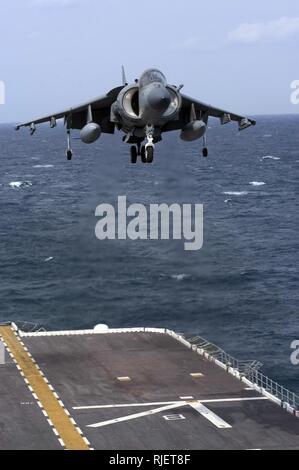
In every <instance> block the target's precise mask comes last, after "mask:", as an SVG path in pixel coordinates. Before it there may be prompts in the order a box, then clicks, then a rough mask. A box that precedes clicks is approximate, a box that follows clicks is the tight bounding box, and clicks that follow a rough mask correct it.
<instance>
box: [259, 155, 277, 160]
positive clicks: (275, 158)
mask: <svg viewBox="0 0 299 470" xmlns="http://www.w3.org/2000/svg"><path fill="white" fill-rule="evenodd" d="M262 160H280V158H279V157H273V156H272V155H266V156H265V157H263V158H262Z"/></svg>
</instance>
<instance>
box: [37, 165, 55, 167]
mask: <svg viewBox="0 0 299 470" xmlns="http://www.w3.org/2000/svg"><path fill="white" fill-rule="evenodd" d="M33 168H54V165H34V167H33Z"/></svg>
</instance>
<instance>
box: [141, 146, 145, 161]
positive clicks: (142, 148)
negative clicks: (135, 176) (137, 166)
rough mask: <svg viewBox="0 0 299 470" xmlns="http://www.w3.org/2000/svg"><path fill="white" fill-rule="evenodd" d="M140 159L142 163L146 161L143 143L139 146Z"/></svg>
mask: <svg viewBox="0 0 299 470" xmlns="http://www.w3.org/2000/svg"><path fill="white" fill-rule="evenodd" d="M141 161H142V163H146V156H145V145H143V146H142V147H141Z"/></svg>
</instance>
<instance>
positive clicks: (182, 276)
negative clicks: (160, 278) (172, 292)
mask: <svg viewBox="0 0 299 470" xmlns="http://www.w3.org/2000/svg"><path fill="white" fill-rule="evenodd" d="M189 277H190V276H189V274H174V275H173V276H171V279H174V280H175V281H184V280H185V279H188V278H189Z"/></svg>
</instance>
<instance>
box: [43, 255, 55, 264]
mask: <svg viewBox="0 0 299 470" xmlns="http://www.w3.org/2000/svg"><path fill="white" fill-rule="evenodd" d="M53 259H54V258H53V256H50V257H49V258H46V259H45V261H44V262H45V263H48V262H49V261H52V260H53Z"/></svg>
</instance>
